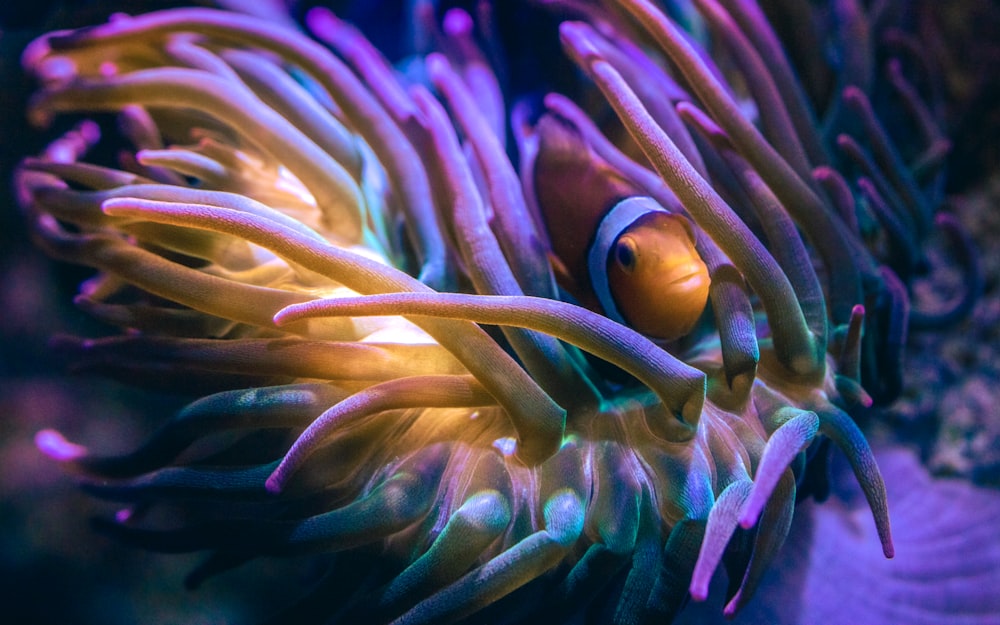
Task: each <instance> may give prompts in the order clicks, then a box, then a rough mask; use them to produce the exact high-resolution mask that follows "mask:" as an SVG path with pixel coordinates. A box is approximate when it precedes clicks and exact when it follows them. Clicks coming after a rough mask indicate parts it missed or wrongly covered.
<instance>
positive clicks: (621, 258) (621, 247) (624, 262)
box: [615, 237, 636, 272]
mask: <svg viewBox="0 0 1000 625" xmlns="http://www.w3.org/2000/svg"><path fill="white" fill-rule="evenodd" d="M635 258H636V249H635V241H633V240H632V239H631V238H628V237H623V238H621V239H619V240H618V242H617V243H615V261H616V262H617V263H618V265H619V266H620V267H621V268H622V269H623V270H625V271H626V272H631V271H632V270H633V269H635Z"/></svg>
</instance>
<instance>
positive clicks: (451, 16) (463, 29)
mask: <svg viewBox="0 0 1000 625" xmlns="http://www.w3.org/2000/svg"><path fill="white" fill-rule="evenodd" d="M441 28H442V29H443V30H444V32H445V34H446V35H448V36H449V37H460V36H465V35H468V34H469V33H471V32H472V16H471V15H469V14H468V12H466V11H465V10H464V9H449V10H448V12H447V13H445V14H444V21H443V23H442V24H441Z"/></svg>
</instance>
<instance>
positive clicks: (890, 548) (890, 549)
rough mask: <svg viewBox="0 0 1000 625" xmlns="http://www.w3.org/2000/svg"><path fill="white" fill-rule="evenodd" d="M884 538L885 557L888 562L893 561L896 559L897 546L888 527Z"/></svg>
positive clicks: (883, 551) (883, 552) (883, 549)
mask: <svg viewBox="0 0 1000 625" xmlns="http://www.w3.org/2000/svg"><path fill="white" fill-rule="evenodd" d="M883 534H884V535H883V537H882V554H883V555H884V556H885V559H886V560H892V559H893V558H895V557H896V546H895V545H894V544H893V542H892V536H890V535H889V529H888V527H887V528H886V529H885V532H884V533H883Z"/></svg>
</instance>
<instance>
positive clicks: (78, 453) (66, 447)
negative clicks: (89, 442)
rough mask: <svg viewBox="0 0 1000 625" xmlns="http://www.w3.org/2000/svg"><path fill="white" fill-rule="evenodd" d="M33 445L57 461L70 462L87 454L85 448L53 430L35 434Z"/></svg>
mask: <svg viewBox="0 0 1000 625" xmlns="http://www.w3.org/2000/svg"><path fill="white" fill-rule="evenodd" d="M35 446H36V447H38V451H40V452H42V453H43V454H45V455H46V456H48V457H49V458H52V459H53V460H55V461H57V462H72V461H74V460H78V459H79V458H82V457H84V456H86V455H87V448H86V447H84V446H83V445H77V444H76V443H71V442H69V441H68V440H66V439H65V438H64V437H63V435H62V434H60V433H59V432H57V431H55V430H42V431H41V432H39V433H38V434H35Z"/></svg>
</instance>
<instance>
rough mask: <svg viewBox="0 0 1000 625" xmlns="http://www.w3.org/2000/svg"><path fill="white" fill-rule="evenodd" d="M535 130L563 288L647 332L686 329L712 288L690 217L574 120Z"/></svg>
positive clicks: (550, 118)
mask: <svg viewBox="0 0 1000 625" xmlns="http://www.w3.org/2000/svg"><path fill="white" fill-rule="evenodd" d="M534 132H535V137H536V138H537V153H536V154H535V161H534V167H533V174H532V175H533V180H532V183H533V187H534V196H535V200H536V205H537V210H538V213H540V215H539V217H540V218H541V221H542V222H544V223H543V226H544V228H545V230H546V232H547V233H548V235H549V241H550V245H551V255H550V260H551V261H552V265H553V268H554V272H555V274H556V277H557V280H558V282H559V283H560V285H561V286H562V287H563V289H565V290H566V291H567V292H568V293H569V294H570V295H572V296H573V297H574V298H575V299H576V300H577V301H578V302H580V303H581V304H582V305H584V306H586V307H588V308H591V309H593V310H595V311H597V312H601V313H603V314H604V315H605V316H607V317H609V318H611V319H614V320H615V321H618V322H619V323H624V324H626V325H628V326H630V327H631V328H633V329H634V330H636V331H638V332H640V333H642V334H644V335H646V336H648V337H650V338H654V339H660V340H673V339H677V338H679V337H682V336H684V335H686V334H688V333H690V332H691V330H692V329H693V328H694V326H695V324H696V323H697V322H698V319H699V317H700V316H701V314H702V312H703V311H704V309H705V305H706V302H707V300H708V287H709V284H710V278H709V275H708V268H707V267H706V266H705V263H704V261H703V260H702V259H701V256H700V255H699V254H698V251H697V250H696V249H695V232H694V228H693V226H692V224H691V222H690V221H689V220H688V219H687V217H685V216H683V215H679V214H676V213H671V212H669V211H667V210H666V209H665V208H663V207H662V206H661V205H660V204H658V203H657V202H656V201H655V200H653V199H652V198H650V197H647V196H644V195H642V194H641V191H640V190H639V189H638V188H636V186H635V185H634V184H633V183H631V182H630V181H628V180H627V179H626V178H625V177H624V176H623V175H622V174H621V173H619V172H618V171H617V170H616V169H614V168H613V167H612V166H611V165H610V164H609V163H607V162H606V161H605V160H604V159H602V158H601V157H600V156H598V155H597V154H595V153H594V152H593V151H592V150H591V149H590V148H589V146H588V145H587V144H586V142H585V141H584V139H583V137H582V136H580V134H579V131H577V130H576V128H575V127H573V126H570V125H569V124H568V122H565V121H563V120H562V119H561V118H558V117H556V116H554V115H552V114H545V115H543V116H542V117H541V118H540V119H539V121H538V123H537V125H536V127H535V131H534ZM551 256H554V258H551Z"/></svg>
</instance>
